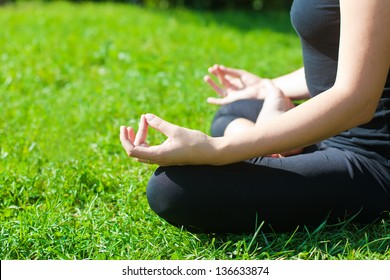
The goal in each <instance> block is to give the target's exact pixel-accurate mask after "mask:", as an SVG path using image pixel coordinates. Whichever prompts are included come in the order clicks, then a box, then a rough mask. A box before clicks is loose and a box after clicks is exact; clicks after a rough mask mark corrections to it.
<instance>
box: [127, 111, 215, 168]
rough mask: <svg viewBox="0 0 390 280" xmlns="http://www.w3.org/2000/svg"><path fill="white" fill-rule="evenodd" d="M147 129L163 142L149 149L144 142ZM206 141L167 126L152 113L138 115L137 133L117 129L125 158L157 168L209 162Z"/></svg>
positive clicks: (199, 134)
mask: <svg viewBox="0 0 390 280" xmlns="http://www.w3.org/2000/svg"><path fill="white" fill-rule="evenodd" d="M149 126H150V127H152V128H154V129H156V130H158V131H159V132H161V133H162V134H164V135H165V136H167V139H166V140H165V141H164V142H163V143H162V144H160V145H156V146H150V145H149V144H148V143H147V142H146V138H147V134H148V127H149ZM210 139H211V137H209V136H207V135H206V134H204V133H202V132H200V131H197V130H191V129H187V128H183V127H180V126H177V125H174V124H171V123H169V122H167V121H164V120H163V119H161V118H159V117H157V116H155V115H152V114H146V115H142V116H141V121H140V126H139V129H138V132H137V133H135V131H134V129H133V128H131V127H125V126H122V127H121V128H120V140H121V143H122V146H123V148H124V149H125V150H126V152H127V154H128V156H129V157H133V158H136V159H137V160H138V161H139V162H143V163H154V164H158V165H160V166H169V165H196V164H207V163H208V162H209V161H210V163H211V160H212V159H213V157H212V154H213V153H212V151H213V149H212V146H211V144H210Z"/></svg>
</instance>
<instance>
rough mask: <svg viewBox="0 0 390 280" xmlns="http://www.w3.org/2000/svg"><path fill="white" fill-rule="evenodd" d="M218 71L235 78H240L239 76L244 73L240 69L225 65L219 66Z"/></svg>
mask: <svg viewBox="0 0 390 280" xmlns="http://www.w3.org/2000/svg"><path fill="white" fill-rule="evenodd" d="M218 69H219V71H221V72H223V73H224V74H225V75H229V76H232V77H235V78H241V76H242V75H243V74H244V73H246V72H245V71H244V70H241V69H235V68H229V67H226V66H223V65H221V66H219V67H218Z"/></svg>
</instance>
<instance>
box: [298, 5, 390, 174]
mask: <svg viewBox="0 0 390 280" xmlns="http://www.w3.org/2000/svg"><path fill="white" fill-rule="evenodd" d="M291 20H292V24H293V26H294V28H295V30H296V31H297V33H298V35H299V36H300V39H301V44H302V51H303V62H304V67H305V75H306V82H307V86H308V88H309V91H310V94H311V95H312V96H315V95H317V94H320V93H321V92H324V91H326V90H328V89H329V88H331V87H332V86H333V85H334V83H335V80H336V74H337V60H338V51H339V39H340V5H339V0H294V2H293V5H292V8H291ZM389 51H390V50H389ZM352 117H353V116H352ZM324 143H325V144H326V145H328V146H332V147H336V148H339V149H345V150H349V151H352V152H355V153H357V154H361V155H364V156H366V157H368V158H371V159H374V160H376V161H378V162H380V163H382V164H384V165H387V166H390V71H389V74H388V76H387V81H386V84H385V85H384V89H383V94H382V96H381V99H380V101H379V103H378V107H377V109H376V113H375V115H374V118H373V119H372V120H371V121H370V122H369V123H367V124H364V125H361V126H359V127H356V128H353V129H350V130H348V131H345V132H343V133H341V134H339V135H336V136H334V137H332V138H330V139H328V140H326V141H324Z"/></svg>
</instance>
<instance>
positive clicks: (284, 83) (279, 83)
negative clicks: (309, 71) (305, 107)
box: [272, 67, 310, 100]
mask: <svg viewBox="0 0 390 280" xmlns="http://www.w3.org/2000/svg"><path fill="white" fill-rule="evenodd" d="M272 82H273V84H274V85H275V86H276V87H278V88H279V89H280V90H281V91H282V92H283V94H284V95H285V96H287V97H288V98H290V99H291V100H297V99H308V98H310V93H309V89H308V88H307V84H306V78H305V69H304V68H303V67H302V68H300V69H298V70H296V71H294V72H292V73H289V74H287V75H283V76H280V77H278V78H275V79H273V80H272Z"/></svg>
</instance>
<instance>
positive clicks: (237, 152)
mask: <svg viewBox="0 0 390 280" xmlns="http://www.w3.org/2000/svg"><path fill="white" fill-rule="evenodd" d="M340 6H341V9H340V10H341V35H340V36H341V37H340V51H339V63H338V73H337V78H336V82H335V85H334V86H333V87H332V88H331V89H329V90H328V91H326V92H324V93H322V94H320V95H317V96H316V97H314V98H311V99H310V100H308V101H306V102H305V103H303V104H301V105H300V106H298V107H295V108H293V109H291V110H289V111H288V112H286V113H284V114H282V115H280V116H279V117H277V118H276V119H274V120H272V121H269V122H267V123H265V124H264V125H262V126H255V127H253V128H251V129H248V130H246V131H243V132H241V133H239V134H235V135H229V136H224V137H220V138H211V137H208V136H206V135H205V134H202V133H200V132H198V131H193V130H189V129H185V128H181V127H178V126H175V125H172V124H170V123H167V122H165V121H163V120H161V119H160V118H158V117H153V116H151V115H148V116H147V123H148V124H149V125H150V126H151V127H153V128H155V129H157V130H159V131H161V132H162V133H164V134H166V135H167V136H168V139H167V140H166V141H165V142H164V143H163V144H161V145H158V146H152V147H142V146H135V145H134V143H133V142H134V141H133V142H132V141H131V139H130V138H131V137H130V138H129V136H128V134H127V136H126V129H125V128H123V127H122V129H121V141H122V145H123V146H124V148H125V149H126V151H127V153H128V154H129V156H132V157H136V158H139V159H141V160H142V161H149V160H150V161H152V162H155V163H157V164H160V165H178V164H214V165H220V164H228V163H232V162H237V161H241V160H245V159H248V158H252V157H256V156H262V155H268V154H274V153H281V152H283V151H289V150H293V149H296V148H299V147H304V146H308V145H310V144H313V143H317V142H319V141H321V140H324V139H326V138H329V137H331V136H333V135H336V134H338V133H340V132H342V131H345V130H347V129H350V128H353V127H356V126H358V125H361V124H364V123H367V122H369V121H370V120H371V119H372V116H373V114H374V112H375V110H376V107H377V104H378V101H379V99H380V96H381V94H382V91H383V87H384V84H385V81H386V77H387V74H388V71H389V67H390V32H389V31H388V28H387V27H389V26H390V0H359V1H353V0H341V1H340ZM140 133H141V134H146V130H143V131H142V132H140ZM130 134H131V133H130ZM133 138H134V137H133ZM140 138H142V139H144V137H143V136H142V137H140Z"/></svg>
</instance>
